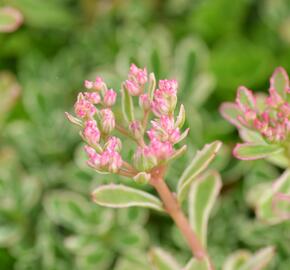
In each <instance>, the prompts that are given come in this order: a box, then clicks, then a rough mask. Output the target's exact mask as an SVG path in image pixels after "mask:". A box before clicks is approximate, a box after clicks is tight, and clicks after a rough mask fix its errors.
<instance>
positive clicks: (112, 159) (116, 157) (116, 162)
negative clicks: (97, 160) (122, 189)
mask: <svg viewBox="0 0 290 270" xmlns="http://www.w3.org/2000/svg"><path fill="white" fill-rule="evenodd" d="M102 159H103V160H105V161H106V162H107V163H106V167H107V170H108V171H109V172H111V173H116V172H117V171H118V170H119V169H120V168H121V166H122V163H123V161H122V157H121V156H120V154H119V153H118V152H116V151H111V150H106V151H104V152H103V154H102Z"/></svg>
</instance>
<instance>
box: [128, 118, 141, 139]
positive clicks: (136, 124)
mask: <svg viewBox="0 0 290 270" xmlns="http://www.w3.org/2000/svg"><path fill="white" fill-rule="evenodd" d="M129 129H130V131H131V133H132V134H133V135H134V137H135V138H137V139H138V138H142V137H143V132H144V131H143V127H142V124H141V123H140V121H138V120H136V121H133V122H131V123H130V125H129Z"/></svg>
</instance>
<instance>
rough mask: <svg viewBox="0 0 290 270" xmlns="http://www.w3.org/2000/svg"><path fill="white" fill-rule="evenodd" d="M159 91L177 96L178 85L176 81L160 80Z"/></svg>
mask: <svg viewBox="0 0 290 270" xmlns="http://www.w3.org/2000/svg"><path fill="white" fill-rule="evenodd" d="M158 86H159V90H160V91H162V92H165V93H166V94H168V95H176V93H177V88H178V83H177V81H176V80H160V81H159V84H158Z"/></svg>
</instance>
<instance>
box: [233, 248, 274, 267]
mask: <svg viewBox="0 0 290 270" xmlns="http://www.w3.org/2000/svg"><path fill="white" fill-rule="evenodd" d="M274 254H275V249H274V247H272V246H269V247H266V248H263V249H260V250H259V251H257V252H256V253H255V254H254V255H253V256H252V257H251V258H250V259H249V260H248V261H247V262H246V263H245V264H244V265H243V266H242V267H240V268H239V269H238V270H262V269H265V267H266V266H267V265H268V264H269V263H270V261H271V260H272V258H273V256H274Z"/></svg>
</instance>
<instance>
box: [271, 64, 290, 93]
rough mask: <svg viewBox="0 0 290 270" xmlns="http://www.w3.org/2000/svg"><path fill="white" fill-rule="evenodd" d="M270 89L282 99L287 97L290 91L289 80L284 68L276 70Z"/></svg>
mask: <svg viewBox="0 0 290 270" xmlns="http://www.w3.org/2000/svg"><path fill="white" fill-rule="evenodd" d="M270 88H272V89H275V90H276V91H277V92H278V94H279V95H280V96H281V97H282V98H286V97H287V93H288V91H289V78H288V74H287V72H286V70H285V69H284V68H282V67H278V68H276V69H275V71H274V73H273V74H272V76H271V78H270Z"/></svg>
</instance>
